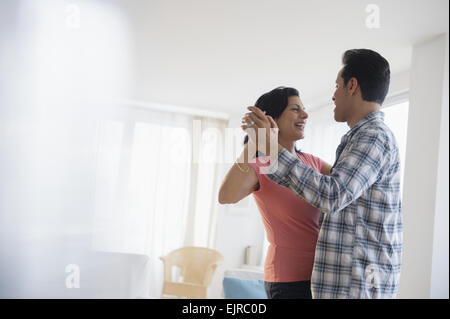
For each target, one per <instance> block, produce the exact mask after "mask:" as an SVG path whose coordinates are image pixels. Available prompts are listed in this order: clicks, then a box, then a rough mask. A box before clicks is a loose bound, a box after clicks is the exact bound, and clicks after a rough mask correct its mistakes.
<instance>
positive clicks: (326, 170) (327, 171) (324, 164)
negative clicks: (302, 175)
mask: <svg viewBox="0 0 450 319" xmlns="http://www.w3.org/2000/svg"><path fill="white" fill-rule="evenodd" d="M320 173H322V174H323V175H330V173H331V165H330V164H328V163H327V162H325V161H323V160H322V170H321V171H320Z"/></svg>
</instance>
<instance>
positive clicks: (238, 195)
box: [219, 144, 259, 204]
mask: <svg viewBox="0 0 450 319" xmlns="http://www.w3.org/2000/svg"><path fill="white" fill-rule="evenodd" d="M248 148H249V145H248V144H247V145H245V147H244V150H243V151H242V154H241V156H240V157H239V159H238V160H237V161H238V162H239V166H240V167H241V169H242V170H243V171H242V170H241V169H239V167H238V166H237V165H238V164H236V162H235V163H234V164H233V166H232V167H231V168H230V170H229V171H228V173H227V174H226V176H225V179H224V180H223V182H222V185H221V186H220V190H219V203H220V204H235V203H237V202H239V201H240V200H241V199H243V198H245V197H247V196H248V195H249V194H251V193H252V192H253V191H255V190H258V189H259V182H258V176H257V175H256V172H255V170H254V168H253V167H251V166H250V165H249V164H248V158H253V156H252V155H251V154H250V155H249V154H248ZM255 149H256V148H255ZM247 155H248V156H247Z"/></svg>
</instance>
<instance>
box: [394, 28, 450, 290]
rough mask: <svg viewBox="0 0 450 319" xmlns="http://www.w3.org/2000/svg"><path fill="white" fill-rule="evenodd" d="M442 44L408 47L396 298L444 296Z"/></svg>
mask: <svg viewBox="0 0 450 319" xmlns="http://www.w3.org/2000/svg"><path fill="white" fill-rule="evenodd" d="M447 43H448V36H447V37H446V36H445V35H444V36H440V37H437V38H434V39H432V40H430V41H427V42H425V43H421V44H417V45H416V46H414V50H413V57H412V66H411V72H410V74H411V85H410V94H409V98H410V108H409V118H408V143H407V149H406V163H405V179H404V188H403V192H404V193H403V218H404V238H403V239H404V254H403V266H402V275H401V282H400V289H399V294H398V297H399V298H430V296H431V295H432V296H433V297H435V298H437V297H439V298H448V197H447V196H448V195H444V194H448V116H444V115H445V114H448V87H447V85H446V84H445V78H448V68H447V65H446V59H448V51H446V46H447ZM444 87H445V89H444ZM444 96H447V98H444ZM443 167H447V169H445V168H443ZM445 170H447V174H445V173H446V172H445ZM444 175H445V176H447V177H444ZM432 277H433V278H434V280H433V282H432V280H431V279H432ZM431 292H432V293H431Z"/></svg>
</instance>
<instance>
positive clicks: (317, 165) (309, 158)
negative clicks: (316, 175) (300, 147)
mask: <svg viewBox="0 0 450 319" xmlns="http://www.w3.org/2000/svg"><path fill="white" fill-rule="evenodd" d="M297 155H298V157H299V158H300V159H301V160H302V161H303V163H305V164H306V165H308V166H310V167H312V168H313V169H316V170H318V171H319V172H320V170H321V168H322V162H323V161H322V160H321V159H320V158H319V157H317V156H314V155H312V154H309V153H305V152H297Z"/></svg>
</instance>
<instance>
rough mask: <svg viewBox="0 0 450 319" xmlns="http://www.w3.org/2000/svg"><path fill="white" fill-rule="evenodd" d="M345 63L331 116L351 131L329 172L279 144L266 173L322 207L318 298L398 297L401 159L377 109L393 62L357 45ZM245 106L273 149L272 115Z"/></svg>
mask: <svg viewBox="0 0 450 319" xmlns="http://www.w3.org/2000/svg"><path fill="white" fill-rule="evenodd" d="M343 65H344V66H343V68H342V69H341V70H340V71H339V73H338V76H337V80H336V91H335V93H334V95H333V101H334V103H335V105H336V108H335V109H334V118H335V120H336V121H337V122H347V124H348V126H349V127H350V130H349V132H348V133H346V134H345V135H344V136H343V137H342V140H341V144H340V145H339V147H338V149H337V151H336V161H335V163H334V165H333V167H332V170H331V174H330V175H329V176H325V175H322V174H319V173H317V172H314V171H313V170H312V169H311V168H309V167H307V166H306V165H304V164H302V163H301V162H300V161H299V160H298V158H297V157H296V156H295V155H293V154H292V153H290V152H289V151H287V150H286V149H283V147H281V145H278V154H277V155H276V156H277V157H274V158H273V163H272V167H273V171H270V174H268V177H269V178H270V179H272V180H273V181H274V182H276V183H278V184H280V185H282V186H285V187H287V188H289V189H290V190H292V191H293V192H294V193H295V194H296V195H297V196H300V197H301V198H303V199H304V200H306V201H307V202H309V203H310V204H311V205H313V206H315V207H317V208H319V209H320V210H321V212H322V213H324V216H323V217H324V219H323V221H322V227H321V230H320V233H319V238H318V241H317V247H316V255H315V261H314V269H313V273H312V278H311V285H312V287H311V289H312V294H313V298H395V296H396V293H397V290H398V284H399V279H400V267H401V257H402V256H401V255H402V216H401V194H400V162H399V151H398V147H397V143H396V141H395V138H394V135H393V134H392V132H391V130H390V129H389V128H388V127H387V126H386V125H385V124H384V121H383V119H384V114H383V113H382V112H381V111H380V108H381V104H382V103H383V101H384V99H385V97H386V95H387V92H388V89H389V81H390V70H389V63H388V62H387V61H386V60H385V59H384V58H383V57H382V56H381V55H379V54H378V53H376V52H374V51H371V50H367V49H357V50H348V51H346V52H345V53H344V55H343ZM248 109H249V110H250V111H251V113H247V114H246V115H245V116H244V119H243V120H244V121H246V122H247V123H248V124H249V125H250V127H252V128H253V129H257V128H265V129H266V130H265V131H266V136H264V135H261V137H262V138H264V137H265V138H266V141H267V142H266V145H265V147H266V150H268V149H270V148H269V147H270V142H271V141H270V134H269V132H270V128H272V129H273V128H275V129H276V124H275V122H274V121H273V119H271V118H270V117H266V116H265V115H264V114H263V113H262V112H261V111H260V110H259V109H257V108H254V107H249V108H248ZM260 131H261V130H260ZM263 131H264V130H263ZM253 136H254V135H253ZM272 142H273V140H272ZM263 146H264V145H263ZM258 148H261V143H260V144H259V145H258ZM259 150H260V151H262V152H264V151H265V150H263V149H259ZM272 167H271V168H272Z"/></svg>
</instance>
